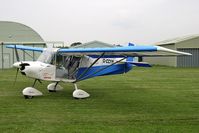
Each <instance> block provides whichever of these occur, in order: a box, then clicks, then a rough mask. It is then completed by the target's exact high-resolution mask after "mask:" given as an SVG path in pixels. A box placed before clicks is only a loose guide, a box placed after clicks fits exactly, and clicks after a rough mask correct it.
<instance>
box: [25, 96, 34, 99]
mask: <svg viewBox="0 0 199 133" xmlns="http://www.w3.org/2000/svg"><path fill="white" fill-rule="evenodd" d="M24 97H25V99H32V98H33V96H28V95H24Z"/></svg>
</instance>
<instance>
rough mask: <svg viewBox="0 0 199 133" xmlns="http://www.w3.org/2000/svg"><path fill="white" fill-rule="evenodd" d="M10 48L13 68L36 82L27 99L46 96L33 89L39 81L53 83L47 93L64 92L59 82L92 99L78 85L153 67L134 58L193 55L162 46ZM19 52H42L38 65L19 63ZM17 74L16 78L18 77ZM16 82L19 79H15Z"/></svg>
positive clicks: (79, 94) (77, 93) (27, 92)
mask: <svg viewBox="0 0 199 133" xmlns="http://www.w3.org/2000/svg"><path fill="white" fill-rule="evenodd" d="M6 47H7V48H12V49H15V53H16V58H17V61H18V62H16V63H14V64H13V66H14V67H16V68H17V74H18V71H20V72H21V73H22V74H23V75H25V76H27V77H29V78H33V79H35V80H34V83H33V85H32V86H31V87H26V88H25V89H23V91H22V93H23V95H24V96H25V98H32V97H34V96H40V95H43V94H42V92H40V91H39V90H37V89H36V88H34V86H35V83H36V82H37V81H39V82H41V80H45V81H51V82H53V83H51V84H49V85H48V87H47V89H48V90H49V91H50V92H56V91H58V90H61V89H62V88H63V87H61V86H60V85H59V84H58V83H59V82H61V81H62V82H70V83H73V84H74V87H75V90H74V92H73V97H74V98H87V97H89V96H90V95H89V94H88V93H87V92H86V91H84V90H81V89H78V88H77V85H76V83H77V82H79V81H82V80H86V79H89V78H93V77H96V76H105V75H113V74H123V73H127V72H128V71H130V70H131V69H132V68H133V66H146V67H149V66H150V65H149V64H147V63H142V62H134V60H133V59H134V57H140V56H141V57H145V56H152V57H153V56H180V55H191V54H189V53H185V52H180V51H175V50H171V49H167V48H163V47H160V46H135V45H132V44H131V43H129V46H124V47H113V48H68V49H67V48H40V47H29V46H23V45H7V46H6ZM17 49H20V50H23V51H37V52H42V53H41V55H40V57H39V58H38V59H37V61H19V55H18V52H17ZM17 74H16V77H17ZM15 81H16V79H15Z"/></svg>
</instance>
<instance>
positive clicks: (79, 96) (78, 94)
mask: <svg viewBox="0 0 199 133" xmlns="http://www.w3.org/2000/svg"><path fill="white" fill-rule="evenodd" d="M74 87H75V90H74V91H73V97H74V98H76V99H83V98H87V97H89V96H90V94H88V93H87V92H86V91H84V90H81V89H78V88H77V84H75V83H74Z"/></svg>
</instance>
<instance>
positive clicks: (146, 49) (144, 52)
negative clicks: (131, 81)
mask: <svg viewBox="0 0 199 133" xmlns="http://www.w3.org/2000/svg"><path fill="white" fill-rule="evenodd" d="M6 47H7V48H13V49H14V48H16V49H20V50H28V51H37V52H43V51H44V50H45V48H40V47H30V46H23V45H16V46H15V45H7V46H6ZM58 52H59V53H60V54H65V55H77V56H78V55H80V56H81V55H88V56H96V55H102V54H104V56H133V57H136V56H178V55H191V54H190V53H185V52H180V51H176V50H171V49H167V48H163V47H160V46H126V47H113V48H69V49H65V48H61V49H59V50H58Z"/></svg>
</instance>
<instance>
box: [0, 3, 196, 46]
mask: <svg viewBox="0 0 199 133" xmlns="http://www.w3.org/2000/svg"><path fill="white" fill-rule="evenodd" d="M0 4H1V11H0V20H4V21H15V22H20V23H23V24H25V25H27V26H30V27H31V28H33V29H34V30H36V31H37V32H38V33H39V34H40V35H41V36H42V37H43V39H44V40H45V41H64V42H67V43H72V42H76V41H80V42H88V41H92V40H100V41H103V42H107V43H112V44H119V43H127V42H134V43H138V44H152V43H154V42H158V41H162V40H165V39H169V38H173V37H178V36H184V35H191V34H199V0H0Z"/></svg>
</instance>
